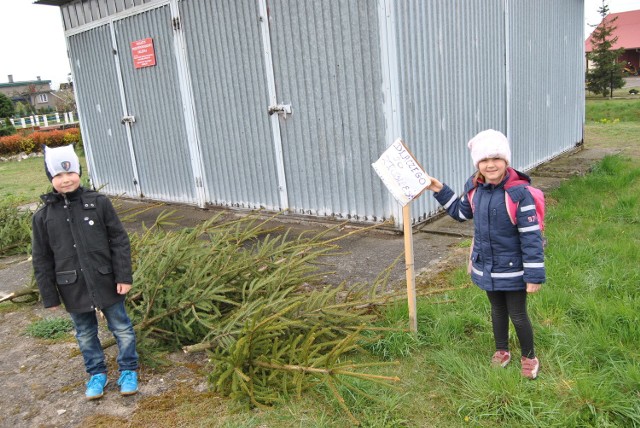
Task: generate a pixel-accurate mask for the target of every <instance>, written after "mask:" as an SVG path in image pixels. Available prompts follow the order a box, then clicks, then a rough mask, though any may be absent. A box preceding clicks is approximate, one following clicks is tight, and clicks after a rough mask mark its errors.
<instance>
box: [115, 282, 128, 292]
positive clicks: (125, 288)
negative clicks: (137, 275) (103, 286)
mask: <svg viewBox="0 0 640 428" xmlns="http://www.w3.org/2000/svg"><path fill="white" fill-rule="evenodd" d="M116 289H117V290H118V294H127V293H128V292H129V290H131V284H122V283H120V282H119V283H118V285H117V288H116Z"/></svg>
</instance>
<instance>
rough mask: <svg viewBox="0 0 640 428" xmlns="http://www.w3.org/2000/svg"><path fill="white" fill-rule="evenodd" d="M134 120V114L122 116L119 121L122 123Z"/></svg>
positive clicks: (133, 121)
mask: <svg viewBox="0 0 640 428" xmlns="http://www.w3.org/2000/svg"><path fill="white" fill-rule="evenodd" d="M135 121H136V117H135V116H123V117H122V120H121V121H120V123H121V124H123V125H124V124H125V123H135Z"/></svg>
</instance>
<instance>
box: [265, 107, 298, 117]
mask: <svg viewBox="0 0 640 428" xmlns="http://www.w3.org/2000/svg"><path fill="white" fill-rule="evenodd" d="M267 113H269V116H271V115H273V114H274V113H278V114H279V115H282V117H283V118H284V119H286V118H287V115H288V114H292V113H293V109H292V108H291V104H276V105H270V106H269V108H268V109H267Z"/></svg>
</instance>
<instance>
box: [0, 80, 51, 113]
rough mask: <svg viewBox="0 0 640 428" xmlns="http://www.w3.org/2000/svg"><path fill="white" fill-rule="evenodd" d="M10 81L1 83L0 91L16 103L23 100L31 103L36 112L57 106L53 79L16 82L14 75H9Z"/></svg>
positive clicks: (25, 102)
mask: <svg viewBox="0 0 640 428" xmlns="http://www.w3.org/2000/svg"><path fill="white" fill-rule="evenodd" d="M8 80H9V82H8V83H0V93H3V94H5V95H6V96H8V97H9V98H11V100H12V101H13V102H14V103H18V102H21V103H23V104H28V105H30V106H31V107H32V108H33V109H34V110H35V111H36V112H41V111H46V110H49V109H55V108H56V100H57V97H56V96H55V93H54V91H52V90H51V80H41V79H40V76H38V78H37V80H26V81H21V82H14V81H13V76H12V75H9V76H8Z"/></svg>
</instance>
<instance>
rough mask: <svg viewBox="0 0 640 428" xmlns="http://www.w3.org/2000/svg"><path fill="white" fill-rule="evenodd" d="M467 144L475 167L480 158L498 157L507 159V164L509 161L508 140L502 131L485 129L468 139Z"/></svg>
mask: <svg viewBox="0 0 640 428" xmlns="http://www.w3.org/2000/svg"><path fill="white" fill-rule="evenodd" d="M467 146H468V147H469V150H471V159H472V160H473V165H474V166H475V167H476V168H477V167H478V163H479V162H480V161H481V160H483V159H488V158H500V159H504V160H505V161H507V164H510V163H511V149H510V148H509V140H507V137H505V136H504V134H503V133H502V132H499V131H495V130H493V129H487V130H486V131H482V132H480V133H478V135H476V136H475V137H473V138H472V139H471V140H469V143H468V144H467Z"/></svg>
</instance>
